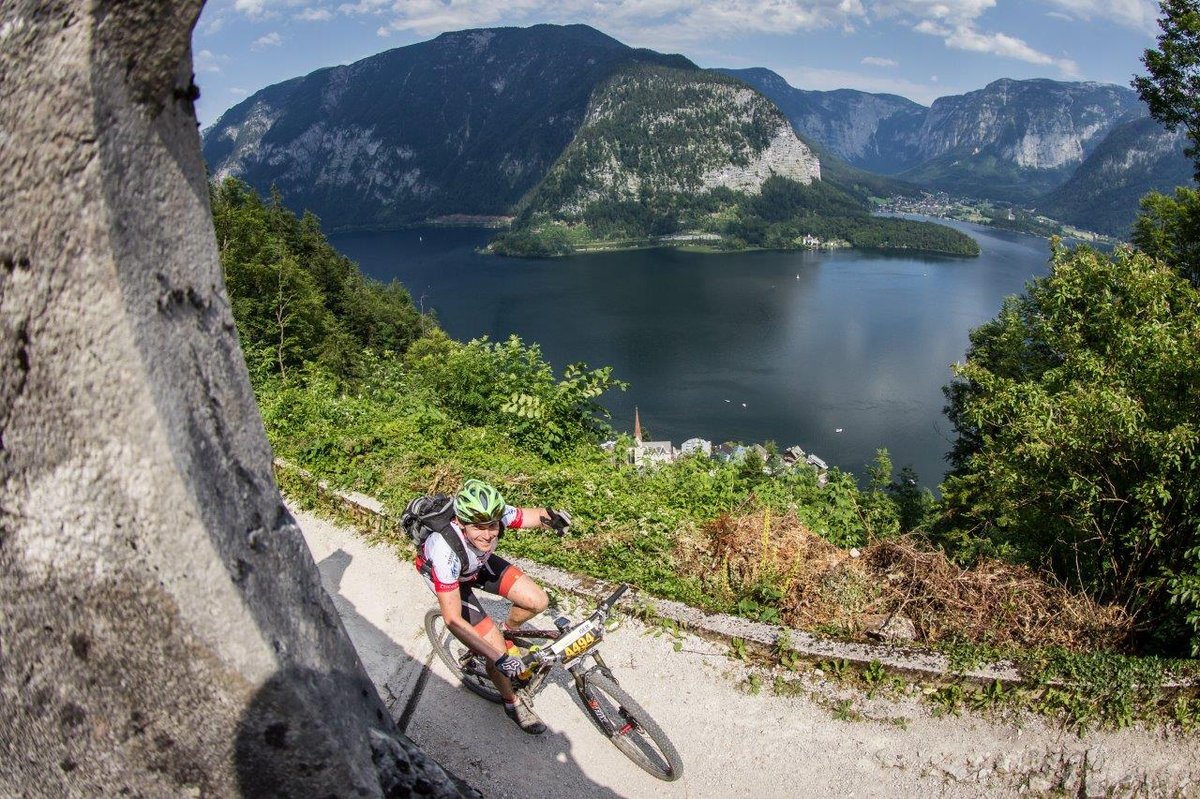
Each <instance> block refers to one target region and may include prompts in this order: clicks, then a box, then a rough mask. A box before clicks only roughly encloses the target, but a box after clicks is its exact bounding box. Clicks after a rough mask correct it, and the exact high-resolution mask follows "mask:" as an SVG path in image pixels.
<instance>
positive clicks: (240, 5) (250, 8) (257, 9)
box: [233, 0, 270, 19]
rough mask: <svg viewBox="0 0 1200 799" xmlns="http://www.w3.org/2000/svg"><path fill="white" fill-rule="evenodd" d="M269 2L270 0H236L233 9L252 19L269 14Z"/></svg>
mask: <svg viewBox="0 0 1200 799" xmlns="http://www.w3.org/2000/svg"><path fill="white" fill-rule="evenodd" d="M269 4H270V3H269V0H234V3H233V9H234V10H235V11H240V12H241V13H243V14H245V15H246V16H248V17H250V18H251V19H257V18H259V17H263V16H266V15H267V13H268V11H269V9H268V5H269Z"/></svg>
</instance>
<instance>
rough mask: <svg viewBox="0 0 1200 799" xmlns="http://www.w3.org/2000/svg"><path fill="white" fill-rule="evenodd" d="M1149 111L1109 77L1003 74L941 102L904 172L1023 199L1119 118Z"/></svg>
mask: <svg viewBox="0 0 1200 799" xmlns="http://www.w3.org/2000/svg"><path fill="white" fill-rule="evenodd" d="M1144 113H1145V110H1144V107H1143V106H1142V104H1141V101H1140V100H1138V97H1137V95H1136V94H1135V93H1134V92H1133V91H1132V90H1131V89H1127V88H1124V87H1122V86H1114V85H1110V84H1102V83H1063V82H1059V81H1052V80H1045V79H1037V80H1020V81H1018V80H1008V79H1001V80H997V81H994V82H992V83H990V84H988V85H987V86H986V87H985V88H983V89H980V90H978V91H974V92H968V93H967V94H962V95H957V96H953V97H941V98H939V99H937V100H935V101H934V103H933V105H932V106H931V107H930V109H929V113H928V114H926V116H925V120H924V122H923V123H922V124H921V127H920V129H919V130H918V131H917V132H916V133H915V136H914V138H913V139H912V141H913V144H914V146H915V147H916V148H917V152H918V153H919V155H920V156H921V157H922V158H923V163H922V164H921V165H920V166H917V167H914V168H912V169H908V170H906V171H904V172H903V173H901V175H900V176H901V177H903V178H904V179H905V180H909V181H911V182H913V183H917V184H919V185H922V186H928V187H930V188H933V189H938V190H942V191H946V192H950V193H952V194H961V195H968V196H976V197H987V198H990V199H1000V200H1013V201H1022V200H1029V199H1031V198H1033V197H1036V196H1037V195H1039V194H1041V193H1043V192H1045V191H1048V190H1050V189H1053V188H1055V187H1056V186H1059V185H1061V184H1062V183H1063V182H1065V181H1066V180H1067V179H1068V178H1070V176H1071V173H1072V172H1073V171H1074V169H1075V168H1076V167H1077V166H1079V164H1081V163H1083V160H1084V158H1086V157H1087V156H1088V155H1089V154H1091V152H1092V151H1093V150H1094V149H1095V148H1096V147H1097V146H1098V145H1099V144H1100V142H1102V141H1103V140H1104V137H1105V136H1106V135H1107V134H1108V132H1109V131H1110V130H1112V128H1113V127H1114V126H1116V125H1117V124H1119V123H1121V122H1124V121H1128V120H1129V119H1131V118H1133V117H1135V116H1140V115H1142V114H1144Z"/></svg>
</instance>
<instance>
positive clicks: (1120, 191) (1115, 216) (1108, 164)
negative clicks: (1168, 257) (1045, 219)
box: [1036, 116, 1193, 238]
mask: <svg viewBox="0 0 1200 799" xmlns="http://www.w3.org/2000/svg"><path fill="white" fill-rule="evenodd" d="M1186 144H1187V142H1186V137H1185V135H1184V132H1183V129H1182V128H1181V129H1179V130H1177V131H1175V132H1174V133H1172V132H1171V131H1168V130H1166V129H1165V128H1163V127H1162V126H1161V125H1160V124H1159V123H1158V122H1156V121H1154V120H1153V119H1151V118H1150V117H1148V116H1147V117H1141V118H1139V119H1135V120H1133V121H1131V122H1126V123H1123V124H1121V125H1118V126H1117V127H1115V128H1113V129H1112V131H1111V132H1109V134H1108V136H1106V137H1105V139H1104V141H1103V142H1101V143H1100V145H1099V146H1098V147H1097V148H1096V149H1095V151H1093V152H1092V154H1091V155H1089V156H1088V157H1087V159H1086V160H1084V162H1083V163H1082V164H1080V165H1079V168H1078V169H1076V170H1075V172H1074V174H1073V175H1071V179H1070V180H1068V181H1067V182H1066V183H1064V184H1063V185H1062V186H1060V187H1059V188H1057V189H1055V190H1054V191H1052V192H1050V193H1049V194H1047V195H1046V196H1045V197H1043V198H1041V199H1040V200H1038V201H1037V203H1036V207H1037V210H1038V211H1039V212H1040V213H1042V214H1045V215H1046V216H1049V217H1052V218H1054V219H1058V220H1060V221H1062V222H1067V223H1069V224H1072V225H1075V226H1077V227H1080V228H1083V229H1084V230H1094V231H1097V232H1100V233H1107V234H1109V235H1112V236H1118V237H1121V238H1124V237H1126V236H1128V235H1129V230H1130V227H1131V226H1132V224H1133V220H1134V218H1135V217H1136V216H1137V212H1138V203H1139V200H1140V199H1141V198H1142V196H1143V195H1145V194H1147V193H1148V192H1150V191H1159V192H1162V193H1164V194H1172V193H1173V192H1174V190H1175V187H1176V186H1190V185H1193V184H1192V162H1191V159H1189V158H1187V157H1186V156H1185V155H1184V154H1183V150H1184V147H1185V146H1186Z"/></svg>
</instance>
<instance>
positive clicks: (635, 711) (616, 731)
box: [583, 674, 683, 782]
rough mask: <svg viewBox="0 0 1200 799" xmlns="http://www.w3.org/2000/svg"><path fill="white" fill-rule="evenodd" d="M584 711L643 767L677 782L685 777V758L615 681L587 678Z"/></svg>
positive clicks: (590, 675)
mask: <svg viewBox="0 0 1200 799" xmlns="http://www.w3.org/2000/svg"><path fill="white" fill-rule="evenodd" d="M583 682H584V686H585V689H586V691H587V694H589V695H590V696H584V703H583V706H584V708H586V709H587V712H588V715H589V716H591V717H592V721H594V722H595V723H596V726H598V727H599V728H600V731H601V732H603V733H604V734H605V735H607V736H608V739H609V740H610V741H612V742H613V744H614V745H615V746H616V747H617V748H618V749H620V750H621V752H622V753H623V754H624V755H625V756H626V757H628V758H629V759H630V760H632V761H633V762H634V763H636V764H637V765H638V766H639V767H640V768H642V769H644V770H645V771H647V772H649V773H650V774H652V775H654V776H655V777H658V778H659V779H660V780H665V781H667V782H673V781H675V780H677V779H679V777H680V776H681V775H682V774H683V759H682V758H681V757H679V753H678V752H677V751H675V747H674V745H672V743H671V741H670V740H669V739H668V738H667V736H666V733H664V732H663V731H662V729H661V728H660V727H659V726H658V724H657V723H656V722H655V721H654V719H652V718H650V714H649V713H647V712H646V711H645V709H644V708H643V707H642V706H641V705H639V704H638V703H637V702H636V701H634V699H633V698H632V697H631V696H630V695H629V694H627V693H625V690H624V689H623V688H621V686H619V685H617V684H616V683H615V682H614V681H612V680H610V679H609V678H607V677H605V676H603V675H600V674H588V675H585V676H584V678H583Z"/></svg>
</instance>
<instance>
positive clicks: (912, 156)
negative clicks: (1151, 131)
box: [722, 69, 1186, 217]
mask: <svg viewBox="0 0 1200 799" xmlns="http://www.w3.org/2000/svg"><path fill="white" fill-rule="evenodd" d="M722 71H723V72H725V73H726V74H728V75H732V76H735V77H737V78H738V79H740V80H743V81H745V82H746V83H748V84H750V85H751V86H753V87H754V88H756V89H758V90H759V91H760V92H762V93H763V94H764V95H766V96H767V98H768V99H770V100H771V101H772V102H774V103H775V104H776V105H778V106H779V107H780V109H782V110H783V112H784V113H785V114H787V117H788V120H789V121H790V122H791V123H792V127H793V128H795V130H796V132H797V133H798V134H799V135H800V136H802V137H804V138H805V139H806V140H808V141H810V142H813V143H814V144H815V145H818V146H821V147H824V148H826V149H827V150H828V151H830V152H832V153H833V154H834V155H836V156H838V157H839V158H844V159H845V160H846V161H847V162H848V163H849V164H850V165H852V166H855V167H858V168H861V169H868V170H872V171H875V172H879V173H881V174H885V175H897V176H899V177H900V178H902V179H904V180H906V181H910V182H912V183H915V184H917V185H919V186H922V187H924V188H929V189H937V190H943V191H948V192H951V193H954V194H963V195H975V196H980V197H990V198H993V199H1001V200H1021V201H1027V200H1030V199H1032V198H1034V197H1036V196H1038V195H1039V194H1042V193H1044V192H1046V191H1049V190H1052V189H1054V188H1056V187H1058V186H1060V185H1062V184H1063V183H1064V182H1065V181H1067V180H1068V179H1069V178H1071V177H1072V176H1073V174H1074V173H1075V170H1076V169H1078V168H1081V165H1082V164H1083V163H1084V161H1085V160H1086V159H1087V158H1088V157H1089V156H1090V155H1091V154H1092V153H1094V152H1096V151H1097V150H1099V149H1100V147H1101V145H1102V143H1103V142H1104V141H1105V139H1106V137H1107V136H1108V135H1109V133H1112V132H1116V130H1117V129H1118V128H1119V127H1121V126H1123V125H1125V124H1126V123H1128V122H1129V121H1130V120H1133V119H1136V118H1138V117H1145V114H1146V109H1145V107H1144V106H1142V105H1141V103H1140V102H1139V101H1138V99H1137V96H1136V95H1135V94H1134V92H1133V91H1131V90H1130V89H1128V88H1125V87H1123V86H1114V85H1109V84H1099V83H1064V82H1060V81H1052V80H1008V79H1002V80H997V81H994V82H993V83H990V84H988V85H987V86H986V87H985V88H983V89H980V90H978V91H974V92H968V93H967V94H962V95H953V96H948V97H941V98H938V99H937V100H935V101H934V103H933V105H932V106H931V107H929V108H926V107H924V106H921V105H917V104H916V103H914V102H912V101H910V100H906V99H904V98H902V97H896V96H895V95H889V94H869V93H866V92H859V91H853V90H849V89H840V90H837V91H831V92H818V91H805V90H802V89H797V88H794V87H792V86H790V85H788V83H787V82H786V81H785V80H784V79H783V78H781V77H780V76H779V75H777V74H775V73H774V72H771V71H770V70H767V69H741V70H722ZM1150 138H1153V135H1150ZM1144 146H1145V147H1147V148H1154V147H1155V146H1156V145H1155V144H1154V143H1153V142H1151V141H1147V142H1146V143H1145V145H1144ZM1177 160H1178V163H1181V164H1183V163H1186V159H1184V158H1183V157H1182V155H1181V156H1179V158H1178V159H1177ZM1128 179H1129V180H1131V181H1135V182H1136V181H1137V180H1138V178H1137V177H1136V175H1130V176H1129V177H1128ZM1126 205H1128V203H1126ZM1130 207H1131V209H1132V210H1130V211H1129V216H1130V217H1131V216H1132V213H1133V212H1134V211H1136V209H1137V203H1136V201H1135V202H1133V203H1132V206H1130Z"/></svg>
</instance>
